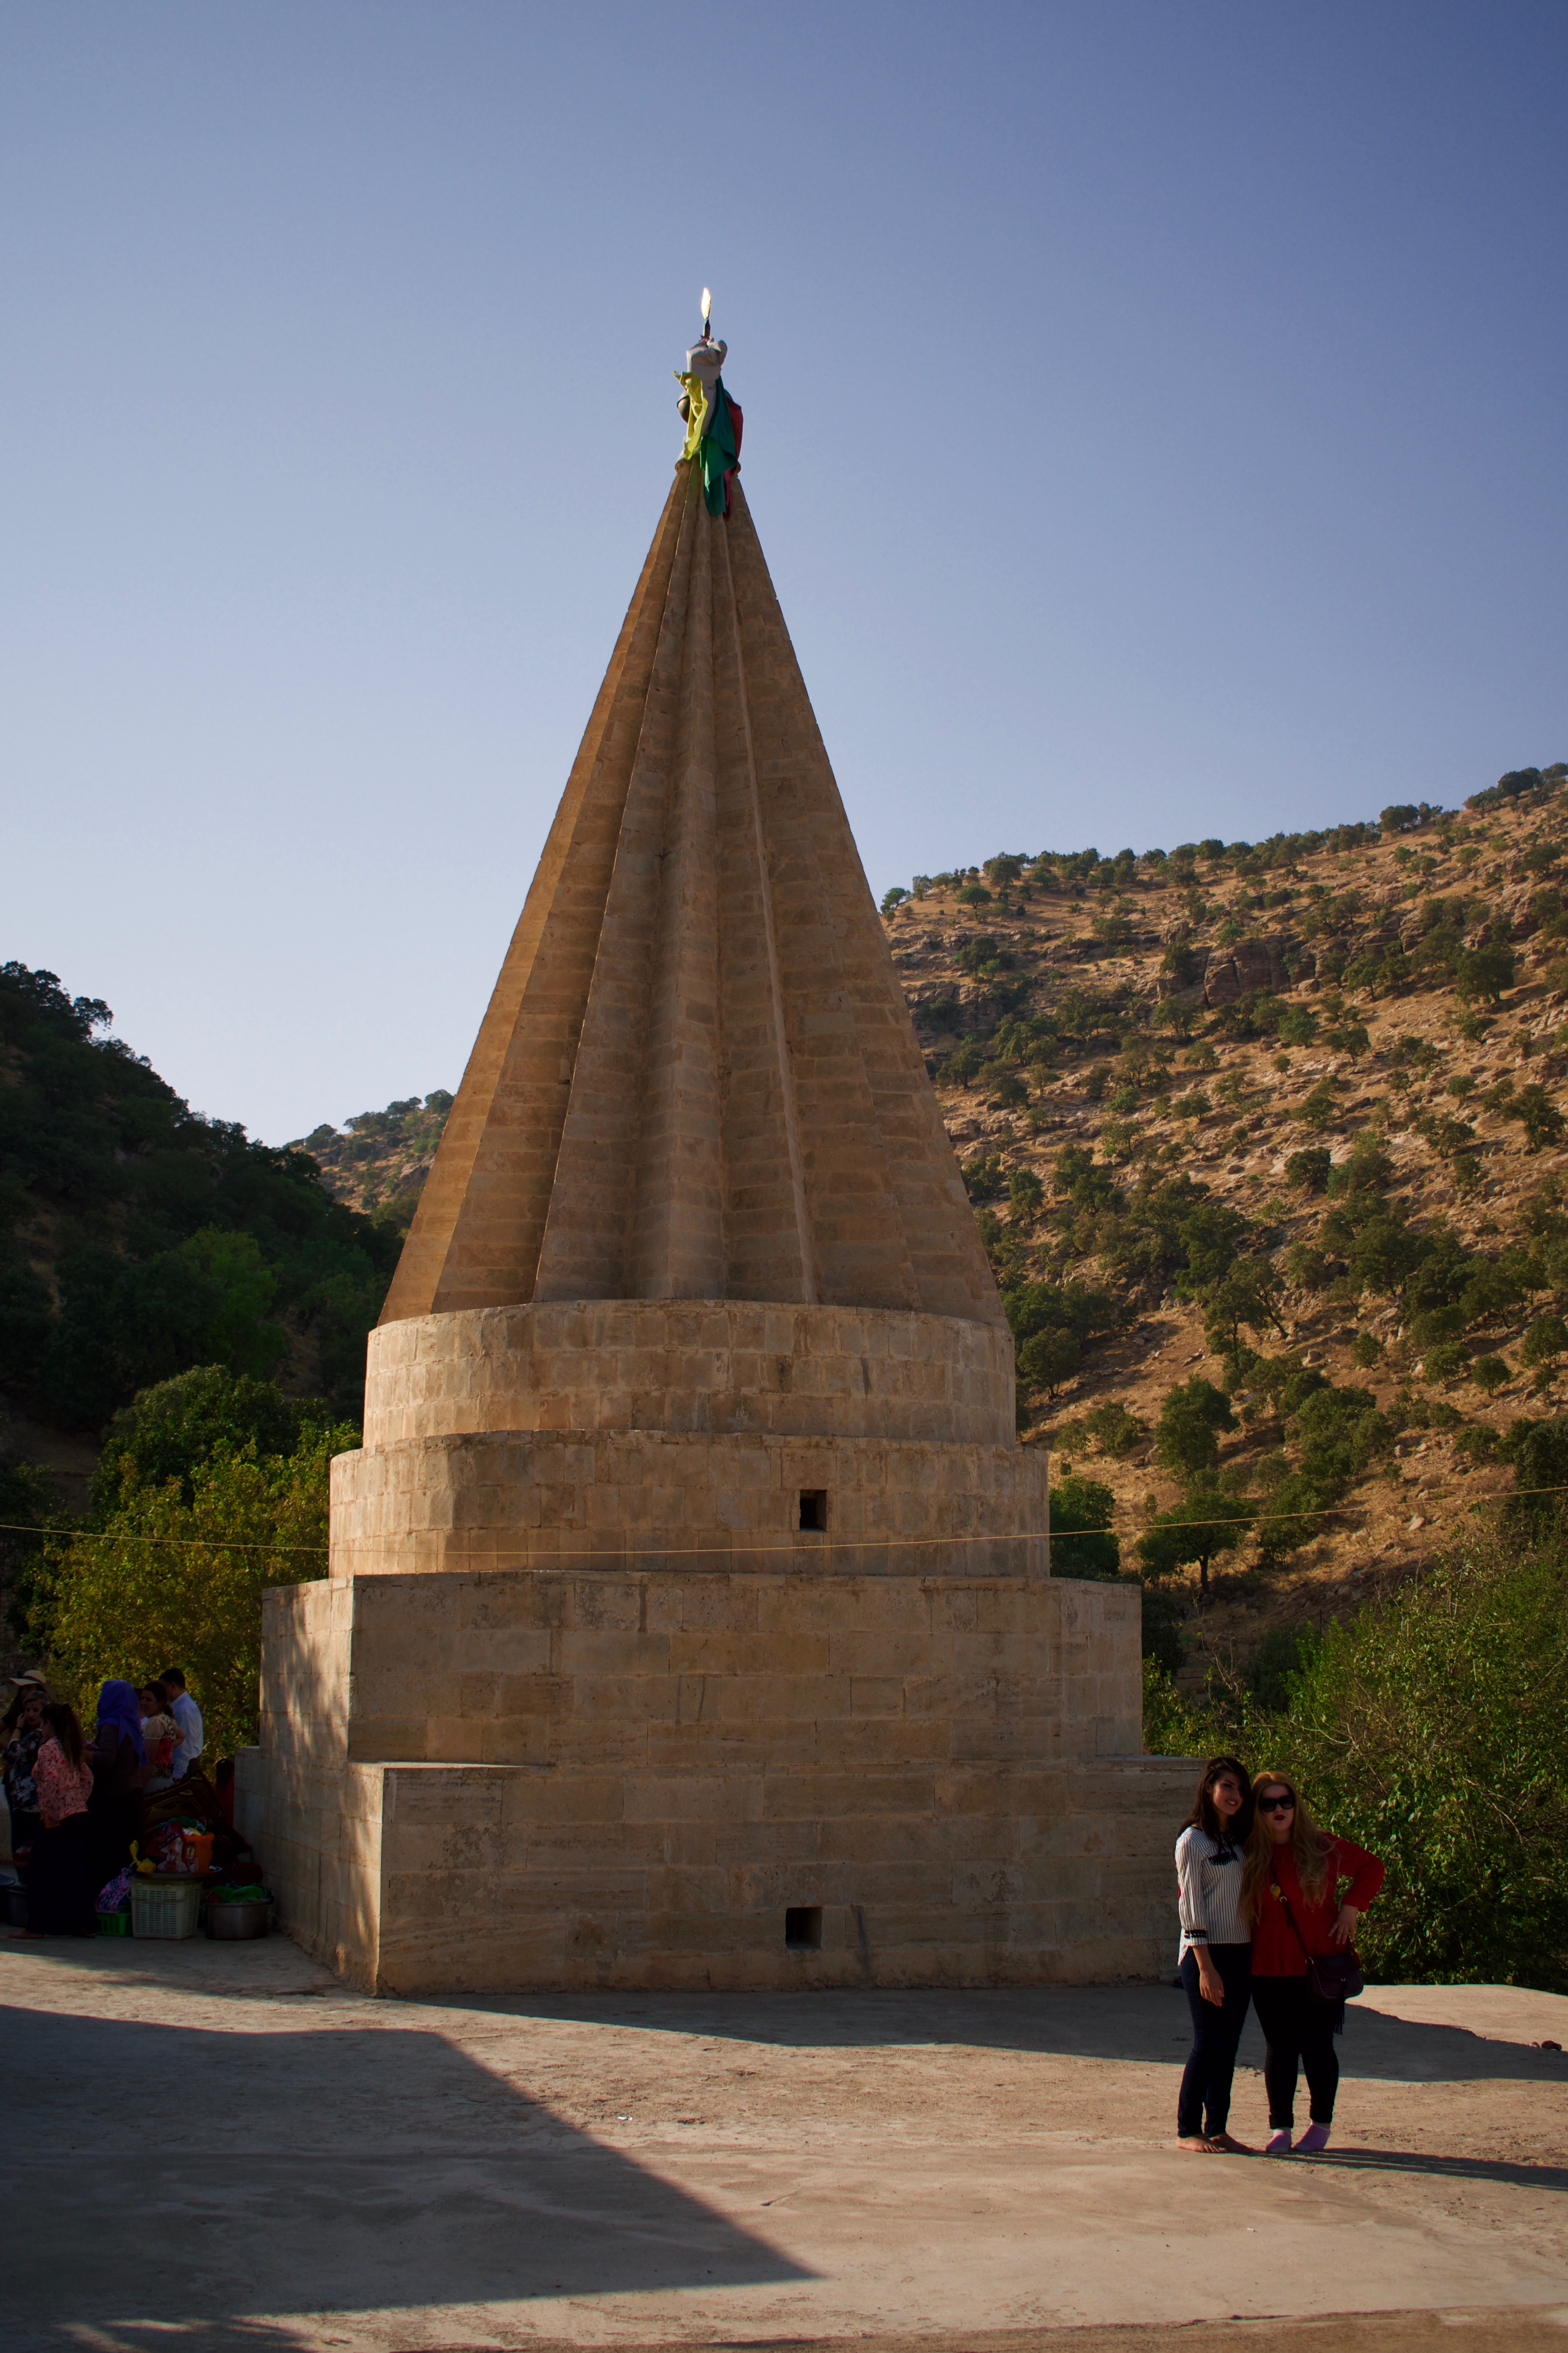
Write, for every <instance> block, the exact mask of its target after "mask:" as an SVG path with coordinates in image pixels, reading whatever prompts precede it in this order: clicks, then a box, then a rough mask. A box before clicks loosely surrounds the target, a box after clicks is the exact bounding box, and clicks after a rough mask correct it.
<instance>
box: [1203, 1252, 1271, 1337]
mask: <svg viewBox="0 0 1568 2353" xmlns="http://www.w3.org/2000/svg"><path fill="white" fill-rule="evenodd" d="M1283 1288H1284V1285H1283V1283H1282V1282H1281V1281H1280V1278H1279V1272H1278V1271H1277V1270H1276V1268H1275V1267H1274V1266H1272V1265H1271V1264H1270V1262H1269V1261H1268V1259H1266V1258H1238V1259H1237V1260H1236V1261H1234V1262H1233V1264H1232V1266H1231V1268H1230V1270H1229V1271H1228V1273H1226V1274H1225V1275H1224V1276H1222V1277H1221V1279H1220V1281H1219V1282H1211V1283H1209V1284H1207V1285H1206V1286H1205V1289H1204V1291H1203V1292H1202V1293H1200V1294H1199V1301H1198V1303H1199V1305H1200V1306H1201V1307H1202V1309H1203V1315H1204V1336H1205V1340H1206V1341H1207V1343H1208V1345H1209V1346H1210V1348H1211V1349H1212V1350H1213V1351H1214V1353H1215V1355H1216V1356H1236V1355H1237V1352H1238V1351H1239V1349H1240V1347H1241V1335H1242V1332H1243V1330H1244V1329H1245V1330H1247V1331H1249V1332H1251V1333H1253V1334H1254V1335H1259V1334H1261V1333H1262V1332H1264V1331H1265V1330H1266V1329H1267V1328H1268V1325H1270V1324H1272V1325H1273V1327H1274V1329H1275V1330H1276V1331H1277V1332H1279V1334H1280V1335H1283V1334H1284V1330H1285V1325H1284V1324H1283V1322H1282V1321H1281V1319H1280V1315H1279V1294H1280V1292H1281V1291H1282V1290H1283Z"/></svg>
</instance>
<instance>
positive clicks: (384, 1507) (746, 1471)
mask: <svg viewBox="0 0 1568 2353" xmlns="http://www.w3.org/2000/svg"><path fill="white" fill-rule="evenodd" d="M1048 1472H1049V1458H1048V1456H1047V1452H1046V1450H1045V1449H1044V1448H1043V1447H1018V1446H1006V1447H1002V1446H943V1445H939V1444H936V1443H929V1444H920V1443H915V1442H913V1441H910V1442H900V1441H889V1442H883V1441H881V1440H870V1439H843V1440H837V1441H835V1440H829V1439H797V1438H773V1437H754V1438H736V1437H718V1436H714V1437H710V1436H708V1435H706V1434H705V1433H695V1434H690V1435H679V1436H673V1437H669V1436H665V1435H662V1434H660V1433H658V1432H656V1431H651V1430H632V1431H626V1432H615V1431H601V1432H599V1433H597V1434H596V1435H593V1436H585V1435H580V1434H578V1433H575V1432H554V1431H525V1432H519V1433H507V1432H502V1431H497V1432H495V1433H493V1434H479V1435H477V1436H458V1437H453V1438H445V1439H430V1440H426V1441H424V1442H423V1443H418V1442H411V1443H408V1444H405V1445H401V1446H380V1447H376V1448H374V1449H370V1448H366V1449H364V1450H363V1451H361V1452H358V1453H353V1454H340V1455H339V1456H337V1457H336V1459H335V1460H334V1461H333V1463H332V1472H331V1565H332V1574H333V1575H334V1576H336V1577H342V1576H349V1575H352V1576H355V1577H369V1576H375V1575H384V1574H388V1573H398V1572H406V1571H409V1570H445V1571H447V1572H448V1573H449V1572H452V1571H455V1570H473V1569H480V1568H495V1569H504V1568H516V1567H522V1566H523V1565H525V1564H528V1563H534V1564H537V1565H538V1566H539V1567H552V1566H560V1565H562V1564H563V1563H570V1562H573V1561H580V1562H581V1563H583V1564H584V1566H586V1565H587V1564H588V1563H589V1562H592V1563H593V1564H594V1565H595V1566H596V1567H605V1568H611V1567H667V1568H670V1569H677V1568H685V1567H688V1566H690V1567H699V1568H716V1567H735V1568H745V1569H751V1570H765V1569H768V1568H776V1567H778V1566H779V1565H780V1562H781V1559H783V1560H784V1561H787V1563H788V1564H789V1566H790V1567H798V1568H806V1567H810V1568H813V1569H830V1568H831V1569H838V1570H842V1571H843V1572H844V1573H845V1574H856V1573H858V1574H885V1575H898V1576H919V1575H921V1574H922V1573H923V1572H925V1571H928V1570H930V1569H931V1567H933V1566H935V1565H937V1564H940V1565H941V1566H942V1568H943V1569H950V1570H953V1571H956V1572H957V1573H959V1574H961V1575H967V1576H975V1577H986V1576H997V1575H1002V1576H1008V1575H1018V1574H1034V1575H1040V1576H1043V1575H1044V1574H1045V1573H1046V1571H1047V1565H1048V1561H1049V1542H1048V1527H1049V1522H1048V1516H1047V1514H1048V1499H1047V1478H1048ZM808 1493H809V1494H812V1495H820V1496H822V1497H824V1498H825V1502H824V1504H823V1506H822V1509H823V1511H824V1513H825V1516H826V1525H825V1526H824V1527H822V1528H821V1529H803V1528H802V1526H801V1525H800V1523H801V1498H802V1496H803V1495H805V1494H808Z"/></svg>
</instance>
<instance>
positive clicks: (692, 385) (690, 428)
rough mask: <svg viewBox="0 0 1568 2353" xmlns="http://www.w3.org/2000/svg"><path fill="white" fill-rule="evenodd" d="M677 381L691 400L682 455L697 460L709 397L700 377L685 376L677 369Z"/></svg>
mask: <svg viewBox="0 0 1568 2353" xmlns="http://www.w3.org/2000/svg"><path fill="white" fill-rule="evenodd" d="M675 381H676V383H677V384H679V385H684V387H685V389H686V391H687V392H688V393H689V396H690V399H691V407H690V410H689V414H688V416H687V419H686V447H685V448H684V449H683V450H682V451H681V453H680V454H681V456H682V457H683V458H695V457H696V455H697V453H698V451H699V450H700V448H701V447H702V427H703V425H704V424H705V422H706V420H707V416H708V395H707V393H706V392H705V391H704V390H703V387H702V378H701V377H700V375H682V373H681V371H680V370H679V368H677V369H676V370H675Z"/></svg>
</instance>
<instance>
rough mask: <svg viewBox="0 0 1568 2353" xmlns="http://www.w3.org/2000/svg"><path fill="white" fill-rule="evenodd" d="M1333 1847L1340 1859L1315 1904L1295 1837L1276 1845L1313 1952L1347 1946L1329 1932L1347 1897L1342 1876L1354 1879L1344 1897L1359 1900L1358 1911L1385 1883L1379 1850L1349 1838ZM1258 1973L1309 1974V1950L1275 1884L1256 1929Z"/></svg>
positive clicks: (1279, 1871)
mask: <svg viewBox="0 0 1568 2353" xmlns="http://www.w3.org/2000/svg"><path fill="white" fill-rule="evenodd" d="M1333 1849H1334V1860H1333V1862H1332V1864H1331V1868H1330V1871H1329V1876H1328V1878H1327V1880H1326V1881H1325V1883H1324V1886H1323V1892H1322V1894H1321V1896H1320V1898H1319V1900H1318V1901H1317V1903H1316V1904H1312V1903H1309V1901H1308V1899H1307V1897H1306V1896H1305V1895H1303V1894H1302V1893H1301V1882H1300V1879H1299V1878H1298V1877H1297V1874H1296V1858H1295V1856H1294V1855H1293V1854H1292V1853H1291V1852H1290V1848H1289V1842H1287V1843H1286V1844H1285V1845H1283V1846H1277V1847H1276V1848H1275V1850H1274V1864H1275V1873H1274V1875H1275V1878H1276V1879H1277V1880H1278V1882H1279V1885H1280V1887H1281V1888H1283V1890H1284V1892H1285V1894H1287V1895H1288V1896H1289V1900H1290V1910H1291V1912H1292V1913H1294V1915H1295V1918H1296V1926H1297V1927H1298V1928H1300V1931H1301V1935H1302V1937H1303V1938H1304V1940H1305V1942H1306V1946H1307V1951H1308V1952H1310V1953H1313V1954H1317V1953H1332V1952H1337V1951H1338V1950H1340V1949H1341V1948H1340V1947H1338V1946H1336V1945H1335V1944H1334V1943H1333V1941H1332V1939H1331V1936H1330V1934H1329V1931H1330V1929H1331V1927H1332V1926H1333V1925H1334V1920H1335V1916H1336V1915H1337V1914H1338V1912H1339V1908H1340V1904H1341V1901H1342V1900H1343V1901H1344V1902H1345V1903H1346V1904H1353V1905H1355V1908H1356V1910H1357V1911H1358V1912H1364V1911H1365V1909H1366V1907H1367V1905H1369V1904H1370V1903H1371V1902H1372V1899H1373V1896H1374V1895H1375V1894H1377V1891H1378V1889H1379V1888H1380V1887H1381V1886H1382V1885H1383V1865H1382V1863H1381V1862H1379V1861H1378V1859H1377V1857H1376V1855H1374V1854H1368V1853H1367V1852H1366V1850H1365V1848H1364V1847H1359V1846H1354V1845H1352V1842H1351V1841H1350V1840H1349V1839H1342V1838H1337V1839H1335V1840H1334V1841H1333ZM1342 1879H1348V1880H1349V1881H1350V1885H1349V1887H1348V1888H1347V1889H1346V1890H1345V1894H1344V1896H1343V1899H1341V1897H1340V1895H1339V1894H1338V1892H1337V1891H1338V1888H1339V1883H1340V1881H1341V1880H1342ZM1252 1974H1253V1976H1254V1977H1255V1978H1304V1977H1305V1976H1306V1974H1307V1954H1306V1953H1304V1952H1303V1951H1302V1950H1301V1947H1300V1945H1299V1944H1298V1943H1297V1941H1296V1937H1295V1935H1294V1933H1293V1932H1292V1930H1291V1926H1290V1923H1289V1919H1288V1918H1287V1916H1286V1913H1285V1906H1284V1905H1283V1904H1281V1902H1280V1901H1279V1896H1278V1895H1276V1894H1275V1893H1274V1891H1273V1889H1272V1888H1271V1887H1269V1888H1266V1889H1265V1890H1264V1894H1263V1906H1262V1909H1261V1911H1260V1912H1259V1913H1258V1926H1256V1927H1255V1928H1254V1930H1253V1932H1252Z"/></svg>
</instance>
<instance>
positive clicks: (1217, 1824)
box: [1183, 1757, 1253, 1846]
mask: <svg viewBox="0 0 1568 2353" xmlns="http://www.w3.org/2000/svg"><path fill="white" fill-rule="evenodd" d="M1226 1773H1228V1774H1229V1775H1230V1777H1231V1778H1232V1779H1233V1780H1234V1781H1235V1783H1236V1785H1237V1788H1238V1789H1239V1790H1240V1791H1241V1811H1240V1812H1239V1813H1238V1814H1233V1815H1232V1816H1231V1818H1230V1820H1229V1821H1228V1822H1226V1821H1222V1820H1221V1819H1220V1813H1219V1809H1218V1807H1217V1806H1216V1805H1215V1801H1214V1799H1213V1798H1212V1797H1211V1796H1210V1794H1209V1793H1210V1791H1211V1790H1212V1789H1213V1788H1214V1785H1215V1782H1216V1781H1217V1780H1218V1779H1219V1778H1220V1777H1221V1776H1222V1775H1223V1774H1226ZM1252 1814H1253V1798H1252V1776H1251V1774H1250V1773H1249V1772H1248V1771H1247V1767H1246V1766H1245V1765H1244V1764H1243V1763H1242V1761H1241V1759H1240V1757H1210V1758H1209V1761H1208V1763H1207V1764H1206V1765H1205V1767H1204V1778H1203V1779H1202V1780H1201V1781H1200V1782H1199V1783H1198V1794H1197V1796H1196V1797H1195V1798H1194V1799H1193V1810H1192V1812H1191V1813H1190V1814H1189V1815H1188V1816H1187V1822H1188V1823H1191V1825H1192V1826H1193V1828H1194V1830H1200V1831H1206V1832H1207V1834H1208V1836H1209V1837H1210V1838H1212V1839H1222V1838H1226V1839H1230V1840H1231V1841H1233V1842H1234V1843H1235V1844H1236V1845H1237V1846H1239V1845H1240V1844H1241V1842H1242V1841H1243V1840H1244V1839H1245V1838H1246V1836H1247V1832H1248V1831H1249V1830H1250V1829H1251V1828H1252ZM1185 1827H1186V1823H1184V1825H1183V1828H1185Z"/></svg>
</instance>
